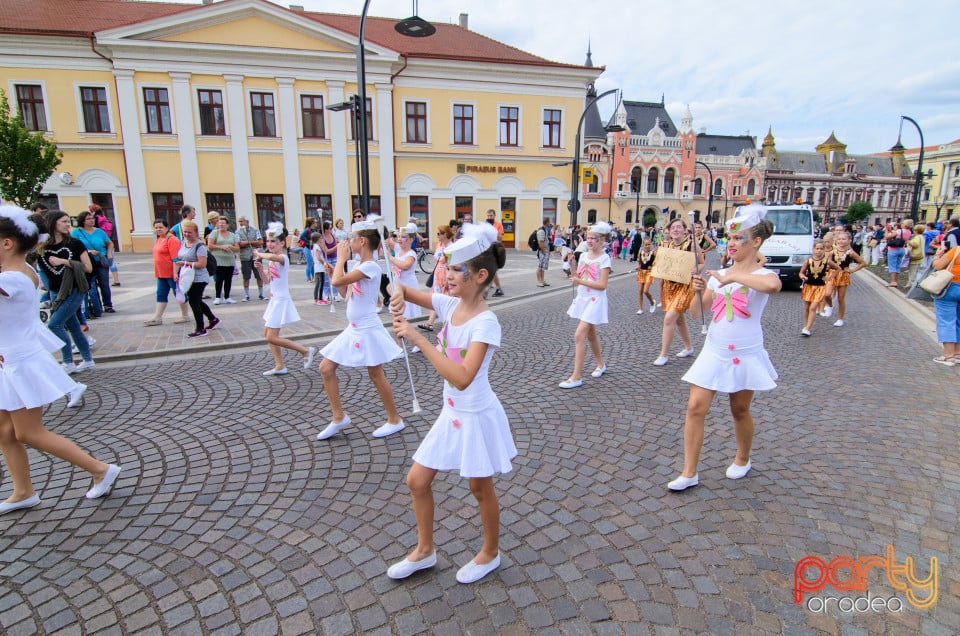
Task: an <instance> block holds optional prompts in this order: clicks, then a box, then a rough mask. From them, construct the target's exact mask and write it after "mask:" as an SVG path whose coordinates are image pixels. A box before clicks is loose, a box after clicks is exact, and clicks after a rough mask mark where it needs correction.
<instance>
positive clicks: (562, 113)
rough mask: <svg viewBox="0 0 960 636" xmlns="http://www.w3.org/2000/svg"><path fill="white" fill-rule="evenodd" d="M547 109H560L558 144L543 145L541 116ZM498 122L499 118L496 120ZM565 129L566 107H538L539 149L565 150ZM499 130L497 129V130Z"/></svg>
mask: <svg viewBox="0 0 960 636" xmlns="http://www.w3.org/2000/svg"><path fill="white" fill-rule="evenodd" d="M548 110H559V111H560V145H559V146H545V145H543V141H544V139H543V116H544V113H545V112H546V111H548ZM497 123H499V120H498V122H497ZM566 129H567V109H566V108H564V107H563V106H550V105H544V106H541V107H540V150H542V151H543V152H561V151H563V150H565V148H566V146H565V145H564V143H563V140H564V138H565V137H564V134H565V133H566ZM498 132H499V131H498ZM498 141H499V140H498Z"/></svg>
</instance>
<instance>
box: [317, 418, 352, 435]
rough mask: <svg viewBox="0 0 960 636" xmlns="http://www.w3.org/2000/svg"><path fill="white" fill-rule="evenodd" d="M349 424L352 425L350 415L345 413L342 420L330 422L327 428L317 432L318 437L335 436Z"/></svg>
mask: <svg viewBox="0 0 960 636" xmlns="http://www.w3.org/2000/svg"><path fill="white" fill-rule="evenodd" d="M349 425H350V416H349V415H344V416H343V419H342V420H340V421H339V422H330V423H329V424H327V428H325V429H323V430H322V431H320V433H318V434H317V439H327V438H330V437H333V436H334V435H336V434H337V433H339V432H340V431H342V430H343V429H345V428H346V427H348V426H349Z"/></svg>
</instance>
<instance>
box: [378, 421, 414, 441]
mask: <svg viewBox="0 0 960 636" xmlns="http://www.w3.org/2000/svg"><path fill="white" fill-rule="evenodd" d="M404 426H406V424H404V423H403V420H400V421H399V422H397V423H396V424H391V423H390V422H387V423H386V424H384V425H383V426H381V427H380V428H378V429H377V430H375V431H374V432H373V436H374V437H386V436H387V435H393V434H394V433H399V432H400V431H402V430H403V427H404Z"/></svg>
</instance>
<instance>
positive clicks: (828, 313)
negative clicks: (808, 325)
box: [823, 305, 833, 318]
mask: <svg viewBox="0 0 960 636" xmlns="http://www.w3.org/2000/svg"><path fill="white" fill-rule="evenodd" d="M832 315H833V305H827V306H826V308H825V309H824V310H823V317H824V318H829V317H830V316H832Z"/></svg>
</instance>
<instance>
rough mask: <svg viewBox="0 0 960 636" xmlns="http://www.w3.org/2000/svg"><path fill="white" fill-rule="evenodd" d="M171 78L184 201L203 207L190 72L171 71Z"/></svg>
mask: <svg viewBox="0 0 960 636" xmlns="http://www.w3.org/2000/svg"><path fill="white" fill-rule="evenodd" d="M170 79H171V80H173V96H172V97H173V115H174V118H175V121H176V125H175V130H176V131H177V147H178V148H179V150H180V172H181V173H182V176H183V202H184V203H189V204H190V205H193V206H195V207H201V208H202V206H201V204H200V168H199V166H198V165H197V136H196V129H195V128H194V127H193V95H192V91H191V90H190V73H186V72H174V71H171V72H170Z"/></svg>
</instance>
